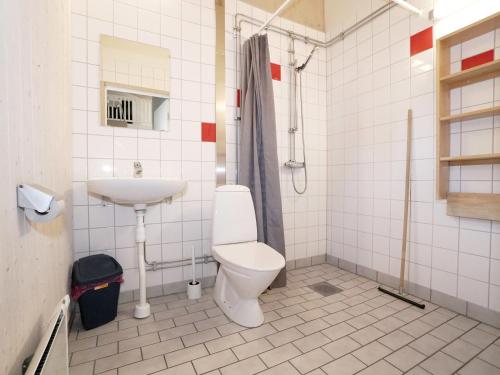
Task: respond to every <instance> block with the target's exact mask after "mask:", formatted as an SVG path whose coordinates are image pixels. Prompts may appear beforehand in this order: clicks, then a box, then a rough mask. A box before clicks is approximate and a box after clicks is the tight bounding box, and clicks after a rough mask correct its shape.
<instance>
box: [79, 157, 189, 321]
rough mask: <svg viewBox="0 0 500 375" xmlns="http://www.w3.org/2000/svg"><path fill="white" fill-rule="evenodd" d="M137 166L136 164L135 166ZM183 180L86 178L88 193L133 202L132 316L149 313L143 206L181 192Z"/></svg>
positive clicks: (144, 208) (122, 202)
mask: <svg viewBox="0 0 500 375" xmlns="http://www.w3.org/2000/svg"><path fill="white" fill-rule="evenodd" d="M139 167H140V165H139ZM185 187H186V182H184V181H180V180H167V179H165V178H142V177H131V178H119V177H108V178H96V179H93V180H89V181H87V188H88V191H89V192H90V193H92V194H97V195H100V196H104V197H107V198H109V199H111V200H112V201H113V202H115V203H118V204H125V205H133V206H134V211H135V216H136V220H137V222H136V231H135V242H137V252H138V254H137V257H138V262H139V303H138V304H137V305H136V306H135V310H134V316H135V317H136V318H139V319H144V318H147V317H148V316H149V315H150V314H151V307H150V305H149V303H148V302H147V300H146V264H145V263H146V259H145V246H146V228H145V226H144V215H146V211H147V205H148V204H151V203H158V202H161V201H162V200H164V199H167V198H170V197H172V196H173V195H175V194H177V193H179V192H181V191H182V190H183V189H184V188H185Z"/></svg>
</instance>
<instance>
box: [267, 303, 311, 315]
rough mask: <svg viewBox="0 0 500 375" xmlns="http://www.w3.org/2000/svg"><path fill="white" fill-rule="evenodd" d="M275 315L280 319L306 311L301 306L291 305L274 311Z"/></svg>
mask: <svg viewBox="0 0 500 375" xmlns="http://www.w3.org/2000/svg"><path fill="white" fill-rule="evenodd" d="M274 311H276V313H278V314H279V315H280V316H281V317H283V318H286V317H287V316H291V315H296V314H298V313H301V312H304V311H306V309H304V308H303V307H302V306H301V305H291V306H286V307H282V308H280V309H276V310H274Z"/></svg>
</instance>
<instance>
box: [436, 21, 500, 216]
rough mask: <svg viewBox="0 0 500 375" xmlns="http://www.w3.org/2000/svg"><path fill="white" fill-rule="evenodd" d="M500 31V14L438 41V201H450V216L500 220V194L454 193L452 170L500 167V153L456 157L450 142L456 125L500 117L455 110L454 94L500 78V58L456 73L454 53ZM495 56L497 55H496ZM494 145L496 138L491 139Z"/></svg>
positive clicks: (497, 109) (495, 110) (488, 111)
mask: <svg viewBox="0 0 500 375" xmlns="http://www.w3.org/2000/svg"><path fill="white" fill-rule="evenodd" d="M498 28H500V13H496V14H494V15H492V16H490V17H488V18H486V19H484V20H481V21H479V22H477V23H474V24H472V25H470V26H467V27H465V28H463V29H461V30H458V31H456V32H454V33H451V34H449V35H446V36H445V37H443V38H441V39H438V40H437V41H436V85H437V88H436V100H437V106H436V113H437V120H436V126H437V129H436V134H437V143H436V146H437V152H436V161H437V168H436V171H437V176H436V182H437V198H438V199H447V200H448V202H447V212H448V215H453V216H463V217H471V218H480V219H490V220H500V194H489V193H475V192H453V191H450V189H449V186H450V181H449V179H450V168H451V167H453V166H465V165H477V164H499V163H500V153H495V152H491V153H481V154H467V155H462V154H461V155H452V154H451V147H450V142H451V141H452V140H451V127H452V123H454V122H460V121H467V120H473V119H478V118H484V117H491V116H494V115H497V114H500V106H498V105H496V104H493V105H492V106H491V107H488V108H481V109H475V110H462V111H461V113H452V111H451V98H450V94H451V91H452V90H454V89H456V88H460V87H464V86H467V85H471V84H474V83H477V82H480V81H485V80H489V79H492V78H496V77H499V76H500V59H496V60H495V59H494V58H493V60H492V61H488V62H484V63H478V64H477V65H475V66H473V67H469V68H467V67H464V64H462V69H461V70H460V71H456V72H452V71H451V66H452V63H451V62H452V60H451V51H452V48H453V47H454V46H456V45H459V44H463V43H466V42H467V41H470V40H472V39H474V38H477V37H479V36H481V35H484V34H487V33H489V32H494V31H495V30H496V29H498ZM492 56H493V54H492ZM491 142H492V143H493V139H492V140H491Z"/></svg>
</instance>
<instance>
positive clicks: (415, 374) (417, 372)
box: [406, 366, 432, 375]
mask: <svg viewBox="0 0 500 375" xmlns="http://www.w3.org/2000/svg"><path fill="white" fill-rule="evenodd" d="M406 375H432V374H431V373H430V372H429V371H426V370H424V369H423V368H422V367H420V366H417V367H414V368H412V369H411V370H410V371H408V372H407V373H406Z"/></svg>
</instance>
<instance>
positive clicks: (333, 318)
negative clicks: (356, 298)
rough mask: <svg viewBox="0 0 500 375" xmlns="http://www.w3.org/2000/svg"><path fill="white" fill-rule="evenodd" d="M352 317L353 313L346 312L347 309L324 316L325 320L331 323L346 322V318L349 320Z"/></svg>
mask: <svg viewBox="0 0 500 375" xmlns="http://www.w3.org/2000/svg"><path fill="white" fill-rule="evenodd" d="M351 318H352V315H351V314H348V313H346V312H345V311H338V312H336V313H333V314H330V315H327V316H324V317H323V318H321V319H323V320H324V321H325V322H327V323H328V324H330V325H335V324H339V323H341V322H344V321H346V320H349V319H351Z"/></svg>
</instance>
